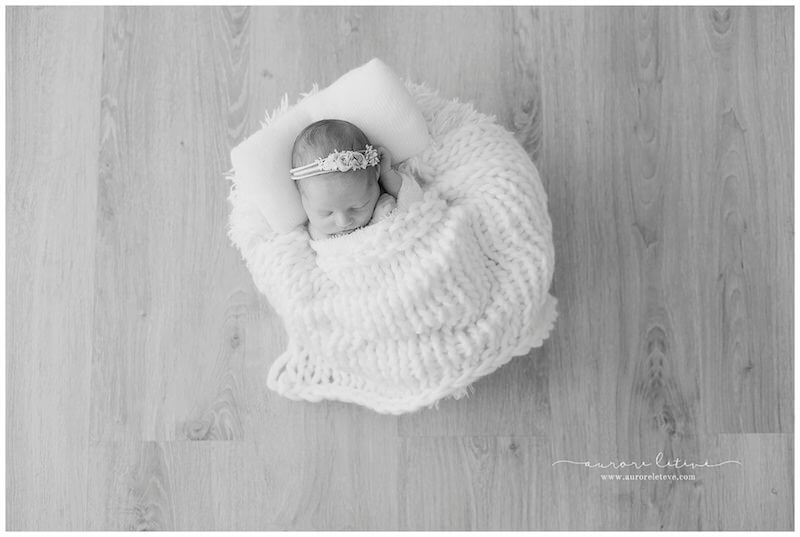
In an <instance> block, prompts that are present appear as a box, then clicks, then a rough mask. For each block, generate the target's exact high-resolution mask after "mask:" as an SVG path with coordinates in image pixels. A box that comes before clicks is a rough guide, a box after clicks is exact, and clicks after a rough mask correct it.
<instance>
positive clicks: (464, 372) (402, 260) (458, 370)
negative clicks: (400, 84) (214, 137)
mask: <svg viewBox="0 0 800 537" xmlns="http://www.w3.org/2000/svg"><path fill="white" fill-rule="evenodd" d="M407 87H408V89H409V91H410V92H411V94H412V95H413V96H414V98H415V100H416V102H417V104H418V106H419V107H420V108H421V110H422V112H423V115H424V117H425V120H426V122H427V124H428V127H429V130H430V134H431V136H432V138H433V140H434V144H433V145H432V146H431V147H429V148H428V149H427V150H426V151H424V152H423V153H421V154H420V155H418V156H416V157H413V158H411V159H409V160H407V161H406V162H405V163H403V164H402V165H401V169H403V170H405V171H408V172H411V173H414V174H415V175H416V176H417V177H418V178H419V179H420V184H421V185H422V187H423V191H424V196H423V199H422V201H420V202H417V203H414V204H412V206H411V207H409V208H408V209H407V210H405V211H395V212H394V213H392V215H391V216H389V217H388V218H386V219H384V220H383V221H381V222H379V223H377V224H374V225H371V226H368V227H366V228H363V229H360V230H357V231H355V232H353V233H351V234H350V235H347V236H343V237H337V238H333V239H328V240H322V241H312V240H310V239H309V235H308V232H307V231H306V229H305V227H304V226H300V227H297V228H295V229H294V230H293V231H291V232H289V233H286V234H278V233H274V232H273V231H272V230H271V229H270V228H269V225H268V224H267V222H266V220H265V219H264V217H263V216H262V215H261V214H260V213H259V211H258V210H257V208H256V207H254V206H253V205H252V203H251V202H249V201H248V199H244V196H239V195H238V191H237V189H236V177H235V174H234V175H232V176H231V177H230V179H232V180H233V182H234V184H233V186H232V188H231V192H230V197H229V200H230V202H231V205H232V212H231V215H230V229H229V237H230V239H231V241H232V242H233V244H234V245H235V246H236V247H238V248H239V250H240V251H241V253H242V256H243V258H244V259H245V260H246V262H247V267H248V269H249V270H250V272H251V273H252V275H253V279H254V281H255V284H256V286H257V287H258V289H259V290H260V291H261V292H263V293H264V294H265V295H266V296H267V298H269V300H270V302H271V303H272V305H273V307H274V308H275V310H276V311H277V312H278V313H279V314H280V316H281V317H282V318H283V320H284V326H285V328H286V331H287V334H288V346H287V349H286V351H285V352H284V353H283V354H281V355H280V356H279V357H278V358H277V360H275V362H274V363H273V364H272V366H271V368H270V371H269V375H268V378H267V386H268V387H269V388H270V389H272V390H274V391H276V392H278V393H280V394H281V395H283V396H286V397H289V398H291V399H295V400H307V401H320V400H324V399H330V400H339V401H347V402H352V403H356V404H359V405H363V406H366V407H368V408H371V409H373V410H375V411H377V412H381V413H389V414H402V413H407V412H413V411H416V410H418V409H420V408H423V407H431V406H435V405H437V403H438V401H439V400H440V399H442V398H444V397H448V396H450V397H454V398H460V397H461V396H463V395H465V394H467V387H468V386H469V385H470V384H471V383H472V382H474V381H475V380H477V379H478V378H480V377H482V376H484V375H487V374H489V373H491V372H492V371H494V370H496V369H497V368H498V367H500V366H501V365H503V364H505V363H506V362H508V361H509V360H510V359H511V358H512V357H514V356H519V355H524V354H526V353H528V352H529V351H530V350H531V349H532V348H534V347H538V346H541V345H542V343H543V341H544V339H545V338H547V336H548V335H549V332H550V329H551V328H552V325H553V323H554V321H555V318H556V309H555V306H556V300H555V298H553V297H552V296H551V295H550V294H549V293H548V289H549V287H550V283H551V279H552V275H553V262H554V253H553V243H552V230H551V223H550V218H549V216H548V212H547V195H546V193H545V191H544V189H543V188H542V184H541V181H540V179H539V175H538V172H537V170H536V167H535V166H534V164H533V163H532V162H531V160H530V158H529V157H528V155H527V154H526V153H525V151H524V150H523V149H522V147H521V146H520V145H519V144H518V143H517V141H516V140H515V139H514V137H513V136H512V135H511V133H509V132H508V131H507V130H505V129H504V128H503V127H501V126H499V125H498V124H497V123H496V122H495V121H494V118H492V117H489V116H486V115H484V114H481V113H478V112H476V111H475V110H474V109H473V107H472V106H471V105H470V104H466V103H459V102H457V101H448V100H445V99H443V98H441V97H439V96H438V94H437V93H436V92H433V91H431V90H429V89H428V88H426V87H425V86H422V85H417V84H412V83H407ZM285 109H286V105H285V104H284V106H283V111H285ZM281 112H282V110H278V111H276V113H275V114H273V115H272V117H273V118H274V117H276V114H280V113H281Z"/></svg>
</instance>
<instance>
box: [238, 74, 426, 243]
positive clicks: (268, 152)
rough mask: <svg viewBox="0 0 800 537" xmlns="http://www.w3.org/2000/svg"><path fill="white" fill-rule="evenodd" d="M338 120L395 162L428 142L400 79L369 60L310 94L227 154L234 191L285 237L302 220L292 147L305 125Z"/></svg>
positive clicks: (417, 110) (302, 212) (302, 213)
mask: <svg viewBox="0 0 800 537" xmlns="http://www.w3.org/2000/svg"><path fill="white" fill-rule="evenodd" d="M321 119H343V120H345V121H349V122H351V123H353V124H354V125H356V126H357V127H359V128H360V129H361V130H363V131H364V134H366V135H367V138H369V140H370V143H371V144H372V145H374V146H375V147H378V146H381V145H383V146H386V147H387V148H388V149H389V151H391V152H392V155H393V156H394V158H395V160H396V161H397V162H400V161H403V160H406V159H408V158H410V157H412V156H414V155H416V154H418V153H420V152H422V151H423V150H424V149H425V148H426V147H428V145H429V144H430V142H431V138H430V134H429V133H428V127H427V125H426V123H425V119H424V118H423V116H422V113H421V112H420V110H419V108H418V107H417V104H416V102H415V101H414V98H413V97H412V96H411V94H410V93H409V92H408V90H407V89H406V87H405V85H404V84H403V81H402V80H400V78H399V77H398V76H397V75H396V74H395V73H394V71H392V70H391V69H390V68H389V67H388V66H387V65H386V64H385V63H383V62H382V61H381V60H379V59H377V58H375V59H373V60H371V61H369V62H367V63H366V64H364V65H362V66H361V67H358V68H356V69H353V70H352V71H350V72H348V73H346V74H344V75H343V76H341V77H340V78H339V79H338V80H336V81H335V82H334V83H333V84H331V85H330V86H328V87H327V88H325V89H323V90H321V91H319V92H317V93H315V94H313V95H310V96H309V97H307V98H305V99H303V100H302V101H301V102H300V103H298V104H297V105H295V106H293V107H291V108H289V109H288V110H287V111H286V112H284V113H283V114H280V115H279V116H278V117H277V118H275V119H274V120H273V121H271V122H270V124H269V125H267V126H264V127H262V128H261V130H259V131H258V132H256V133H255V134H253V135H252V136H250V137H249V138H247V139H246V140H244V141H243V142H242V143H240V144H239V145H237V146H236V147H234V148H233V150H231V162H232V164H233V169H234V172H235V181H236V184H237V188H238V189H239V191H240V193H241V194H242V195H243V196H247V197H248V198H249V199H250V200H251V201H253V203H254V204H255V205H256V206H257V207H258V208H259V210H260V211H261V213H262V214H263V215H264V217H265V218H266V219H267V222H268V223H269V226H270V227H271V228H272V229H273V230H274V231H276V232H278V233H286V232H289V231H291V230H292V229H294V228H295V227H297V226H298V225H301V224H304V223H305V222H306V220H307V216H306V214H305V211H304V210H303V206H302V204H301V203H300V194H299V192H298V191H297V187H296V185H295V184H294V181H292V179H291V178H290V176H289V170H290V169H291V167H292V162H291V159H292V145H293V144H294V140H295V138H297V135H298V134H300V131H302V130H303V129H304V128H305V127H306V126H307V125H309V124H311V123H313V122H315V121H319V120H321Z"/></svg>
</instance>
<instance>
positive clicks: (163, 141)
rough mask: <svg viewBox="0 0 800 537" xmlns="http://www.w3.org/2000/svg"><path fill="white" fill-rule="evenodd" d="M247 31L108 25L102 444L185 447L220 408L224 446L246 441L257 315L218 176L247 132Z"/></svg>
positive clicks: (110, 14) (101, 231)
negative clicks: (246, 326) (245, 392)
mask: <svg viewBox="0 0 800 537" xmlns="http://www.w3.org/2000/svg"><path fill="white" fill-rule="evenodd" d="M243 28H244V22H243V21H241V20H237V19H236V17H235V16H234V17H232V18H231V17H228V15H227V12H226V11H224V10H223V11H220V10H215V9H205V8H198V9H192V8H175V9H160V8H124V7H119V8H109V9H108V11H107V21H106V31H105V44H106V45H105V46H106V53H105V60H104V73H103V101H102V103H103V119H102V130H103V139H102V148H101V169H102V173H101V177H100V208H101V211H100V214H101V218H100V219H99V221H98V234H97V267H98V269H97V293H98V301H97V317H96V325H95V367H94V370H93V384H92V385H93V398H92V432H93V439H94V440H96V441H122V440H125V439H130V438H136V439H144V440H172V439H176V438H186V434H187V433H186V428H187V424H189V425H188V426H190V427H191V424H193V423H194V422H195V421H196V420H198V419H202V416H203V414H204V413H205V412H206V411H207V410H208V408H210V407H214V406H215V405H219V404H221V405H222V406H223V407H224V412H226V413H228V414H230V415H231V418H230V419H231V420H232V424H231V427H232V428H230V429H228V430H227V432H226V433H225V434H226V435H228V436H226V438H229V439H241V438H242V435H243V433H242V429H241V426H240V425H236V423H239V422H241V417H240V416H239V412H240V411H241V409H240V404H241V399H240V397H241V388H240V385H241V381H242V378H241V371H240V370H237V368H240V367H241V360H242V356H241V349H238V350H237V346H238V345H239V341H240V340H239V339H237V337H238V338H241V334H239V328H238V326H239V324H240V323H239V322H238V320H239V319H241V318H242V316H244V317H245V318H246V317H248V316H251V317H252V316H257V315H258V311H259V310H260V308H261V305H260V303H259V302H258V300H254V299H253V296H254V293H253V291H252V285H251V284H250V283H249V282H248V279H247V273H246V270H245V269H244V267H243V266H242V265H241V263H240V260H239V259H238V256H236V255H235V253H234V252H232V251H231V249H230V246H229V244H228V240H227V237H226V231H227V213H228V207H227V202H226V197H227V192H228V185H227V184H226V183H225V181H224V180H223V173H224V172H225V171H226V169H227V168H228V167H229V162H228V147H229V145H230V143H231V139H232V137H233V134H234V133H236V132H237V130H238V129H240V125H241V123H242V115H243V112H242V104H241V100H242V98H243V97H242V94H243V93H246V89H245V88H244V87H243V85H242V84H243V82H242V78H241V73H240V72H239V71H241V69H242V67H241V65H240V63H241V60H240V59H239V58H238V56H240V55H241V48H242V47H243V46H245V47H246V42H245V43H244V44H242V43H240V41H241V39H242V34H243V32H244V29H243ZM228 50H232V52H227V51H228ZM237 62H239V63H238V64H237ZM226 126H227V128H226ZM243 293H244V295H243ZM237 360H238V362H237ZM219 398H222V400H221V401H220V400H219ZM226 405H227V406H226Z"/></svg>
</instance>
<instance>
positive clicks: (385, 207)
mask: <svg viewBox="0 0 800 537" xmlns="http://www.w3.org/2000/svg"><path fill="white" fill-rule="evenodd" d="M395 207H397V201H396V200H395V199H394V197H392V195H391V194H386V193H384V194H381V197H380V198H378V203H376V204H375V210H374V211H372V219H371V220H370V224H374V223H375V222H380V221H381V220H383V219H384V218H386V217H387V216H389V214H390V213H391V212H392V211H393V210H394V208H395Z"/></svg>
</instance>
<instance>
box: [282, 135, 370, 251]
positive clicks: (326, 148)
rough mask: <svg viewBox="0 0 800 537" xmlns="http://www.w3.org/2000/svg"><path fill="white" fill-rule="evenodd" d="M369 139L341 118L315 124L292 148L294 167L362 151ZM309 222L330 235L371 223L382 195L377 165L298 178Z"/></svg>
mask: <svg viewBox="0 0 800 537" xmlns="http://www.w3.org/2000/svg"><path fill="white" fill-rule="evenodd" d="M367 144H369V140H368V139H367V137H366V135H364V133H363V132H361V129H359V128H358V127H356V126H355V125H353V124H352V123H348V122H347V121H342V120H338V119H324V120H322V121H317V122H316V123H312V124H311V125H309V126H308V127H306V128H305V129H303V132H301V133H300V134H299V135H298V136H297V139H296V140H295V142H294V147H293V148H292V168H297V167H300V166H304V165H306V164H310V163H312V162H314V161H315V160H316V159H318V158H323V159H324V158H325V157H327V156H328V155H330V154H331V153H333V152H334V151H360V150H363V149H364V148H365V147H366V146H367ZM295 183H296V184H297V188H298V190H299V191H300V200H301V202H302V204H303V208H304V209H305V211H306V214H307V215H308V220H309V224H310V225H312V226H314V227H315V228H316V229H317V230H319V231H321V232H323V233H326V234H328V235H335V234H337V233H343V232H345V231H351V230H353V229H356V228H359V227H361V226H365V225H367V223H369V221H370V219H371V217H372V212H373V210H374V209H375V203H376V202H377V201H378V197H379V196H380V186H379V184H378V167H377V166H368V167H367V168H366V169H364V170H349V171H346V172H339V171H335V172H328V173H323V174H322V175H316V176H314V177H308V178H305V179H300V180H297V181H295Z"/></svg>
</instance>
